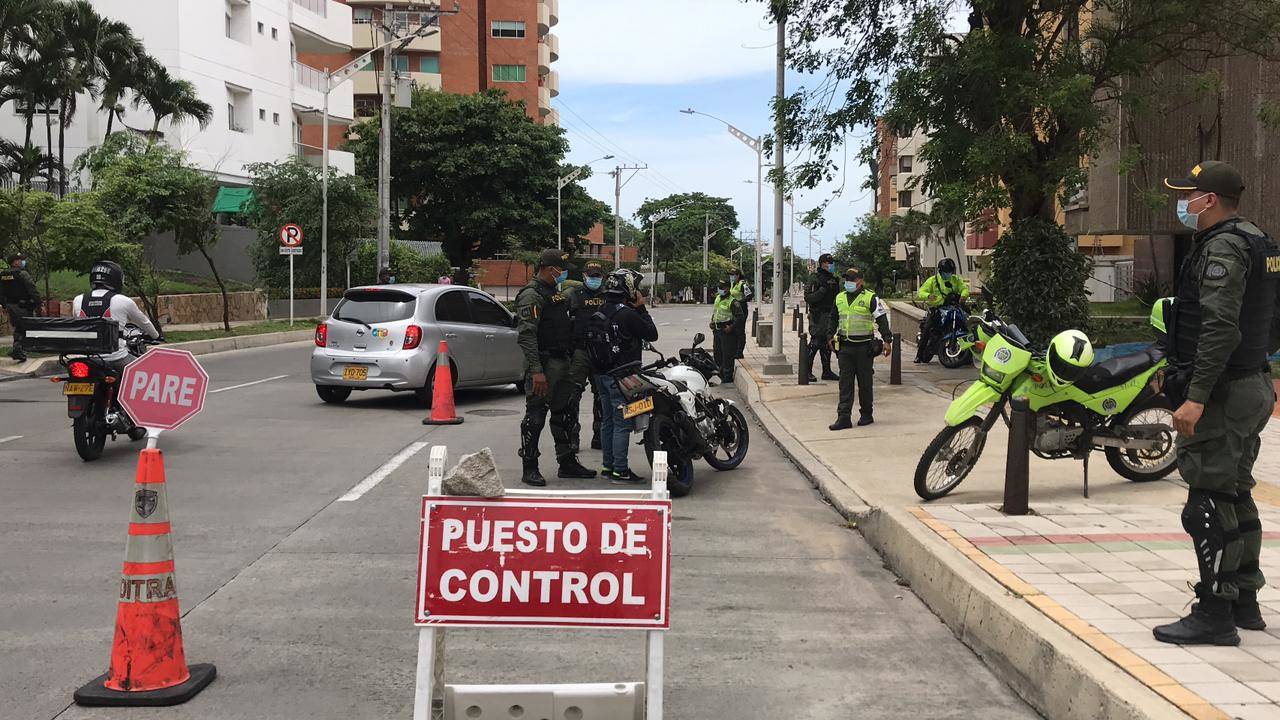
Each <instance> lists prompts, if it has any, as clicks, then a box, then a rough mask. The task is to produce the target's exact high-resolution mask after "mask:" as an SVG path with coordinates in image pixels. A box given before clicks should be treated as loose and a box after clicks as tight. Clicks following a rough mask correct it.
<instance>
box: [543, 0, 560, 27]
mask: <svg viewBox="0 0 1280 720" xmlns="http://www.w3.org/2000/svg"><path fill="white" fill-rule="evenodd" d="M539 4H540V5H545V6H546V7H547V11H548V12H549V13H550V19H551V22H550V25H551V27H555V26H556V25H559V24H560V0H542V2H540V3H539Z"/></svg>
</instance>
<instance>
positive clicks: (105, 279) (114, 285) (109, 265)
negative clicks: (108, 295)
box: [89, 260, 124, 292]
mask: <svg viewBox="0 0 1280 720" xmlns="http://www.w3.org/2000/svg"><path fill="white" fill-rule="evenodd" d="M89 286H90V287H92V288H94V289H95V290H96V289H99V288H101V289H103V290H111V291H113V292H120V290H121V289H122V288H124V270H122V269H121V268H120V266H119V265H117V264H115V263H113V262H111V261H110V260H99V261H98V262H96V263H94V264H93V269H91V270H90V271H89Z"/></svg>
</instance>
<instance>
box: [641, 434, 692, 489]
mask: <svg viewBox="0 0 1280 720" xmlns="http://www.w3.org/2000/svg"><path fill="white" fill-rule="evenodd" d="M679 447H680V428H678V427H676V424H675V421H673V420H671V419H669V418H666V417H662V416H661V415H654V416H653V417H652V418H651V419H650V420H649V429H648V430H646V431H645V433H644V454H645V457H646V458H648V459H649V467H651V468H652V467H653V454H654V453H655V452H657V451H658V450H662V451H665V452H666V453H667V490H668V491H669V492H670V493H671V497H684V496H685V495H688V494H689V491H690V490H692V489H693V460H692V459H690V458H682V457H681V456H680V455H678V454H677V452H676V450H677V449H678V448H679Z"/></svg>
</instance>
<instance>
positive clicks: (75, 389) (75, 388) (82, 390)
mask: <svg viewBox="0 0 1280 720" xmlns="http://www.w3.org/2000/svg"><path fill="white" fill-rule="evenodd" d="M62 394H63V395H92V394H93V383H67V384H66V385H63V386H62Z"/></svg>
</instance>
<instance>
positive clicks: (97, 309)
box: [71, 260, 160, 370]
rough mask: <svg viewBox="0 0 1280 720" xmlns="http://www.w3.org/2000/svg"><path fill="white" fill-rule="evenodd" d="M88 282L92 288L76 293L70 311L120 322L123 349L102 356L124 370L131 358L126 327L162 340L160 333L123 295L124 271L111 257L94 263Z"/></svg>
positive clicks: (85, 316) (88, 316)
mask: <svg viewBox="0 0 1280 720" xmlns="http://www.w3.org/2000/svg"><path fill="white" fill-rule="evenodd" d="M89 285H90V288H91V289H90V290H89V292H88V293H85V294H82V295H77V296H76V299H75V302H73V303H72V308H71V314H72V315H73V316H74V317H78V318H107V319H109V320H114V321H116V323H117V324H119V325H120V331H121V339H120V349H119V350H117V351H116V352H114V353H111V354H110V355H103V356H102V359H103V360H104V361H105V362H108V363H110V364H111V365H112V366H113V367H114V368H116V369H117V370H123V369H124V366H125V365H127V364H129V360H130V359H131V358H130V356H129V349H128V346H127V345H125V341H124V337H123V334H124V329H125V327H126V326H128V325H136V326H137V327H138V329H139V330H141V331H142V332H143V333H144V334H146V336H147V337H149V338H151V339H153V340H156V339H159V338H160V333H159V331H157V330H156V327H155V325H152V324H151V319H150V318H148V317H147V314H146V313H144V312H142V310H141V309H140V308H139V307H138V304H137V303H135V302H134V301H133V298H130V297H129V296H127V295H121V294H120V290H121V288H123V287H124V271H123V270H122V269H121V268H120V266H119V265H117V264H115V263H113V262H111V261H110V260H103V261H100V262H96V263H94V264H93V269H92V270H90V271H89Z"/></svg>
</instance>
